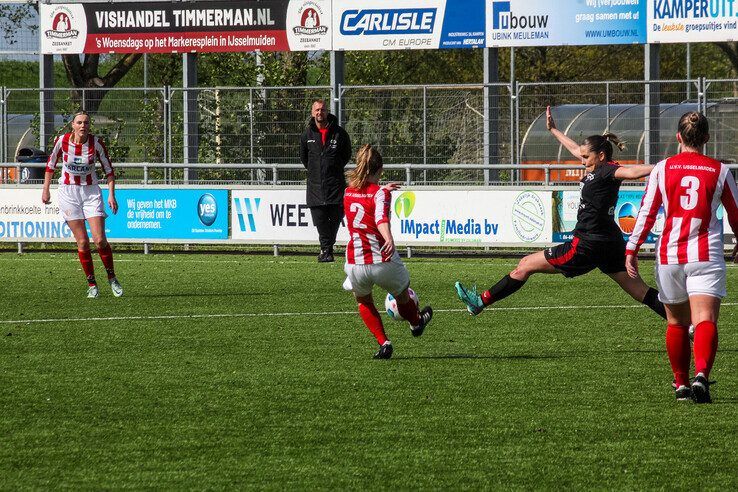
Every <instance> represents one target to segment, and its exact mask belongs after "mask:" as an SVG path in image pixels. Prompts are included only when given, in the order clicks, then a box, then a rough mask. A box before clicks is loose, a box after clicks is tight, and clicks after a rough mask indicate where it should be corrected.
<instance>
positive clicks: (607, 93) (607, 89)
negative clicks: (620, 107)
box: [605, 82, 610, 133]
mask: <svg viewBox="0 0 738 492" xmlns="http://www.w3.org/2000/svg"><path fill="white" fill-rule="evenodd" d="M605 121H606V123H605V133H610V82H605Z"/></svg>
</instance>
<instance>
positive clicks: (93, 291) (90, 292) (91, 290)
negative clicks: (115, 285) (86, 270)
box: [87, 285, 100, 299]
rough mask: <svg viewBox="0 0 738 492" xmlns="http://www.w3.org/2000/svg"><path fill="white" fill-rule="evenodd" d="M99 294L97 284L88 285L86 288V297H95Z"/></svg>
mask: <svg viewBox="0 0 738 492" xmlns="http://www.w3.org/2000/svg"><path fill="white" fill-rule="evenodd" d="M99 295H100V290H99V289H98V288H97V285H90V286H89V287H88V288H87V298H88V299H97V298H98V296H99Z"/></svg>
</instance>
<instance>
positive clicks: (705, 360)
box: [694, 321, 718, 378]
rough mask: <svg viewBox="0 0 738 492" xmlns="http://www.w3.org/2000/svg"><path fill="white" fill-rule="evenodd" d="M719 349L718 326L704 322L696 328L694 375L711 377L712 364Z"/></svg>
mask: <svg viewBox="0 0 738 492" xmlns="http://www.w3.org/2000/svg"><path fill="white" fill-rule="evenodd" d="M717 348H718V331H717V325H716V324H715V323H713V322H712V321H702V322H700V323H697V326H695V327H694V373H695V374H697V373H700V372H701V373H702V374H704V375H705V377H706V378H707V377H709V376H710V371H711V370H712V364H713V363H714V362H715V354H717Z"/></svg>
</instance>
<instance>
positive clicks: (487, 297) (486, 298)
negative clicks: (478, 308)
mask: <svg viewBox="0 0 738 492" xmlns="http://www.w3.org/2000/svg"><path fill="white" fill-rule="evenodd" d="M482 304H484V305H485V306H489V305H490V304H492V293H491V292H490V291H488V290H485V291H484V292H482Z"/></svg>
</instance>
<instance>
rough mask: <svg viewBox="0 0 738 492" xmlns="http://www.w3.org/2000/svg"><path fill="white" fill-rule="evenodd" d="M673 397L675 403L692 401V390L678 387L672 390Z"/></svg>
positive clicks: (683, 386)
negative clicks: (674, 397)
mask: <svg viewBox="0 0 738 492" xmlns="http://www.w3.org/2000/svg"><path fill="white" fill-rule="evenodd" d="M674 396H676V400H677V401H688V400H691V399H692V389H691V388H690V387H689V386H685V385H683V384H682V385H679V386H678V387H676V388H674Z"/></svg>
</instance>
